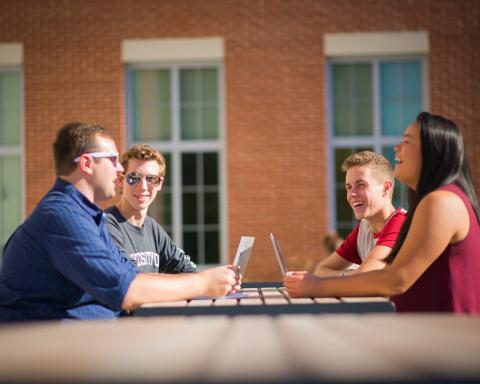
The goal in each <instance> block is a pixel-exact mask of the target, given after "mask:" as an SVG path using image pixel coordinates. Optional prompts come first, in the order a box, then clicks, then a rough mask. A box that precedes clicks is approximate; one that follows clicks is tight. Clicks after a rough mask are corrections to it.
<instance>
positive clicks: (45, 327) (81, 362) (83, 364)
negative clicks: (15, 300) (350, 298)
mask: <svg viewBox="0 0 480 384" xmlns="http://www.w3.org/2000/svg"><path fill="white" fill-rule="evenodd" d="M0 346H1V347H0V381H3V382H12V381H16V382H77V383H78V382H152V381H155V382H165V383H167V382H168V383H172V382H177V383H178V382H181V383H189V382H204V383H211V382H213V383H224V382H229V383H233V382H235V383H239V382H271V383H285V382H314V381H315V382H317V381H325V382H342V383H348V382H352V383H353V382H370V381H376V382H432V383H437V382H439V381H443V382H459V381H471V382H478V381H480V317H468V316H454V315H401V314H394V313H391V314H388V313H387V314H363V315H355V314H341V315H340V314H337V315H332V314H325V315H311V314H309V315H306V314H300V315H278V316H266V315H257V316H233V317H232V316H191V317H187V316H181V317H148V318H146V317H143V318H138V317H133V318H125V319H121V320H118V321H84V322H77V321H69V322H49V323H43V324H40V323H32V324H27V325H6V326H1V327H0Z"/></svg>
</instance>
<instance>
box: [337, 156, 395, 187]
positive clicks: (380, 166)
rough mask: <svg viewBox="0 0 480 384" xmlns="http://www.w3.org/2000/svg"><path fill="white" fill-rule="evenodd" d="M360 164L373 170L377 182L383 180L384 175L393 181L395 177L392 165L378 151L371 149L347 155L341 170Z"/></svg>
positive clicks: (344, 170) (359, 165)
mask: <svg viewBox="0 0 480 384" xmlns="http://www.w3.org/2000/svg"><path fill="white" fill-rule="evenodd" d="M362 166H367V167H368V168H370V169H372V170H373V171H375V172H374V174H375V178H376V179H377V180H378V181H379V182H383V181H384V180H385V177H386V178H388V179H389V180H391V181H392V183H394V180H395V178H394V177H393V167H392V164H390V161H388V159H387V158H386V157H385V156H383V155H381V154H380V153H376V152H372V151H361V152H358V153H354V154H353V155H350V156H348V157H347V158H346V159H345V161H344V162H343V164H342V171H343V172H347V171H348V170H349V169H350V168H352V167H362ZM392 190H393V188H392Z"/></svg>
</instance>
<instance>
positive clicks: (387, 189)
mask: <svg viewBox="0 0 480 384" xmlns="http://www.w3.org/2000/svg"><path fill="white" fill-rule="evenodd" d="M392 188H393V183H392V181H391V180H388V179H387V180H385V181H384V182H383V192H384V193H386V194H389V193H390V192H391V190H392Z"/></svg>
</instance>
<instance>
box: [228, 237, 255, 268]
mask: <svg viewBox="0 0 480 384" xmlns="http://www.w3.org/2000/svg"><path fill="white" fill-rule="evenodd" d="M254 241H255V237H251V236H242V237H241V238H240V243H239V244H238V248H237V254H236V255H235V260H234V261H233V265H238V266H240V273H241V274H242V276H245V271H246V270H247V264H248V259H249V258H250V253H251V252H252V248H253V243H254Z"/></svg>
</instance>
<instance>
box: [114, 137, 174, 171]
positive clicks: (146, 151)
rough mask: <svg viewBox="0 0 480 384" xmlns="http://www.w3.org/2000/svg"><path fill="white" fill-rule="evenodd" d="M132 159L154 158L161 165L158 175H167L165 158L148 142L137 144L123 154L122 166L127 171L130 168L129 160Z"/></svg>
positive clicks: (147, 159) (146, 159)
mask: <svg viewBox="0 0 480 384" xmlns="http://www.w3.org/2000/svg"><path fill="white" fill-rule="evenodd" d="M131 159H135V160H143V161H149V160H154V161H156V162H157V163H158V165H159V166H160V171H159V174H158V176H161V177H165V172H166V168H167V166H166V164H165V158H164V157H163V156H162V154H161V153H160V152H158V151H157V150H156V149H155V148H153V147H151V146H150V145H148V144H136V145H134V146H133V147H131V148H130V149H129V150H128V151H126V152H125V153H124V154H123V155H122V167H123V168H124V169H125V171H126V170H127V168H128V162H129V160H131Z"/></svg>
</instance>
